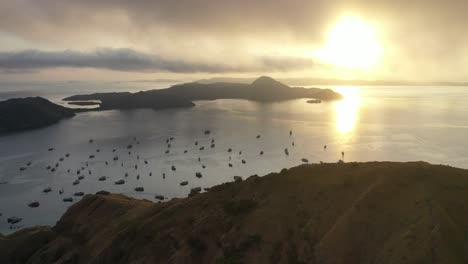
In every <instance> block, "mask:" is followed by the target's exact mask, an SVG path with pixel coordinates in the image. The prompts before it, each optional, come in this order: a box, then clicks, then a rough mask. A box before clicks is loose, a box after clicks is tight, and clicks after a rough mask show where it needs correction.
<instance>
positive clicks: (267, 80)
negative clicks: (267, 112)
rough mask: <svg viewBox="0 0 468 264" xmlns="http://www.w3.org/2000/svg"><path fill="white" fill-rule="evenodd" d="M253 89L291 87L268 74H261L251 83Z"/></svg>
mask: <svg viewBox="0 0 468 264" xmlns="http://www.w3.org/2000/svg"><path fill="white" fill-rule="evenodd" d="M251 87H252V89H262V90H278V89H289V88H290V87H289V86H287V85H285V84H283V83H281V82H278V81H276V80H274V79H273V78H271V77H268V76H261V77H259V78H258V79H256V80H255V81H253V82H252V84H251Z"/></svg>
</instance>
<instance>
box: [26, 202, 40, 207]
mask: <svg viewBox="0 0 468 264" xmlns="http://www.w3.org/2000/svg"><path fill="white" fill-rule="evenodd" d="M39 205H41V204H40V203H39V202H37V201H35V202H31V203H28V206H29V207H31V208H36V207H39Z"/></svg>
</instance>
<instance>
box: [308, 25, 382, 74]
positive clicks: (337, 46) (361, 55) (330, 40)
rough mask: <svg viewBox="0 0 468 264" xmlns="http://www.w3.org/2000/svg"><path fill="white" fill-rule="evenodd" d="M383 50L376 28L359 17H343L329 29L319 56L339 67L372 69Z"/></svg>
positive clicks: (318, 53)
mask: <svg viewBox="0 0 468 264" xmlns="http://www.w3.org/2000/svg"><path fill="white" fill-rule="evenodd" d="M381 52H382V47H381V44H380V43H379V41H378V38H377V34H376V31H375V29H374V28H373V27H372V26H371V25H368V24H366V23H365V22H363V21H362V20H360V19H358V18H352V17H348V18H343V19H341V20H340V21H339V22H338V23H337V24H335V25H334V26H333V27H332V28H331V29H330V31H329V33H328V37H327V42H326V44H325V46H324V47H323V48H321V49H320V50H319V51H318V52H317V54H316V55H317V57H318V58H319V59H320V60H322V61H324V62H326V63H330V64H333V65H336V66H339V67H344V68H349V69H370V68H372V67H374V66H375V65H376V64H377V62H378V60H379V57H380V54H381Z"/></svg>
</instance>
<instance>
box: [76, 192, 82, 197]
mask: <svg viewBox="0 0 468 264" xmlns="http://www.w3.org/2000/svg"><path fill="white" fill-rule="evenodd" d="M74 195H75V196H83V195H84V192H76V193H75V194H74Z"/></svg>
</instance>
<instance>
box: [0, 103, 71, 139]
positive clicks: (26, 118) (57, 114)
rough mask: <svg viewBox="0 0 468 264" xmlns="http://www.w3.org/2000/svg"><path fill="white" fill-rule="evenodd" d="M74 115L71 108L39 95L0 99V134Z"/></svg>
mask: <svg viewBox="0 0 468 264" xmlns="http://www.w3.org/2000/svg"><path fill="white" fill-rule="evenodd" d="M74 115H75V113H74V111H73V110H71V109H69V108H66V107H63V106H60V105H56V104H54V103H52V102H50V101H48V100H46V99H44V98H41V97H28V98H15V99H9V100H6V101H0V134H2V133H9V132H15V131H22V130H27V129H33V128H40V127H44V126H48V125H52V124H55V123H57V122H58V121H60V120H62V119H64V118H68V117H73V116H74Z"/></svg>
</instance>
